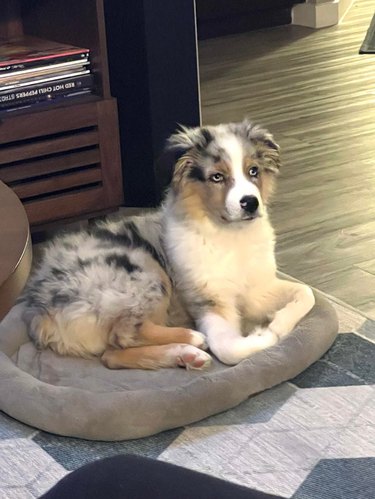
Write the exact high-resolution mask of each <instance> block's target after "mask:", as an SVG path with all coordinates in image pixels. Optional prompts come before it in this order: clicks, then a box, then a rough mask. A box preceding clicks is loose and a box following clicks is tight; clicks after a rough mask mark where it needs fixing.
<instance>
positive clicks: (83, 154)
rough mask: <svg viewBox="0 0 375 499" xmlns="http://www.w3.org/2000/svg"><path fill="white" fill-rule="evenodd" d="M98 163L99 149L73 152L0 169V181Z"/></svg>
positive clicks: (20, 178)
mask: <svg viewBox="0 0 375 499" xmlns="http://www.w3.org/2000/svg"><path fill="white" fill-rule="evenodd" d="M99 162H100V154H99V148H97V147H96V148H94V149H89V150H88V151H75V152H69V154H64V155H63V156H51V157H49V158H47V159H40V160H38V161H31V162H30V161H29V162H27V163H20V164H13V165H11V166H4V167H3V168H1V167H0V180H2V181H3V182H6V183H10V182H14V181H16V180H24V179H28V178H33V177H38V176H40V175H46V174H48V173H55V172H60V171H61V172H62V171H69V170H72V169H73V168H79V167H81V166H86V165H94V164H97V163H99Z"/></svg>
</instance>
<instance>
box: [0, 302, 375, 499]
mask: <svg viewBox="0 0 375 499" xmlns="http://www.w3.org/2000/svg"><path fill="white" fill-rule="evenodd" d="M333 305H334V306H335V308H336V310H337V312H338V315H339V320H340V333H341V334H340V335H339V336H338V338H337V340H336V342H335V344H334V345H333V347H332V348H331V349H330V351H329V352H328V353H327V354H326V355H325V356H324V357H323V358H322V359H321V360H319V361H318V362H316V363H315V364H314V365H313V366H311V367H310V368H309V369H307V370H306V371H305V372H304V373H302V374H301V375H299V376H298V377H297V378H295V379H293V380H291V381H290V382H288V383H283V384H281V385H279V386H277V387H275V388H273V389H271V390H268V391H266V392H263V393H261V394H259V395H257V396H254V397H251V398H250V399H249V400H247V401H246V402H244V403H242V404H241V405H239V406H238V407H236V408H235V409H232V410H230V411H227V412H225V413H222V414H219V415H217V416H213V417H211V418H209V419H206V420H204V421H201V422H200V423H196V424H194V425H190V426H187V427H185V428H178V429H176V430H171V431H168V432H164V433H161V434H159V435H155V436H153V437H149V438H144V439H140V440H133V441H126V442H91V441H85V440H79V439H75V438H66V437H58V436H55V435H51V434H48V433H45V432H42V431H38V430H36V429H34V428H30V427H27V426H25V425H23V424H21V423H19V422H17V421H15V420H13V419H11V418H10V417H8V416H7V415H5V414H2V413H0V477H1V480H0V498H1V499H28V498H34V497H39V496H40V495H41V494H42V493H43V492H45V491H46V490H48V489H49V488H50V487H51V486H52V485H54V484H55V483H56V482H57V481H58V480H59V479H60V478H62V477H63V476H64V475H66V474H67V473H69V472H70V471H72V470H74V469H76V468H78V467H80V466H82V465H84V464H86V463H89V462H91V461H94V460H97V459H100V458H102V457H107V456H113V455H116V454H127V453H130V454H139V455H143V456H148V457H151V458H154V459H159V460H162V461H167V462H170V463H174V464H178V465H181V466H185V467H187V468H191V469H195V470H199V471H202V472H204V473H208V474H211V475H215V476H217V477H220V478H224V479H226V480H229V481H232V482H236V483H239V484H242V485H245V486H248V487H253V488H255V489H258V490H262V491H265V492H269V493H274V494H279V495H281V496H283V497H286V498H291V497H293V498H295V499H371V498H373V497H374V494H375V493H374V491H375V366H374V359H375V322H374V321H371V320H366V319H365V318H364V317H363V316H361V315H360V314H358V313H357V312H356V311H354V310H351V309H349V308H347V307H345V306H343V305H341V304H337V303H334V304H333Z"/></svg>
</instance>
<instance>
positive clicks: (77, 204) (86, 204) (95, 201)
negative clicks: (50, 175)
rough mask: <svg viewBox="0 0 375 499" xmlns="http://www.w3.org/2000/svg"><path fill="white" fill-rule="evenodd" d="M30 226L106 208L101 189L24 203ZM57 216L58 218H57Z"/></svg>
mask: <svg viewBox="0 0 375 499" xmlns="http://www.w3.org/2000/svg"><path fill="white" fill-rule="evenodd" d="M24 207H25V210H26V213H27V216H28V218H29V221H30V224H32V225H38V224H42V223H43V224H45V223H48V222H49V221H53V220H58V219H61V220H62V219H65V218H70V217H75V216H81V215H83V214H85V213H90V212H95V211H100V210H101V209H105V208H107V205H106V201H105V196H104V194H103V188H102V187H94V188H89V189H86V190H80V191H77V192H72V193H68V194H59V195H56V196H51V197H50V198H46V199H41V200H40V201H33V202H25V203H24ZM57 214H58V216H57Z"/></svg>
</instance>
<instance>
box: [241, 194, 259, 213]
mask: <svg viewBox="0 0 375 499" xmlns="http://www.w3.org/2000/svg"><path fill="white" fill-rule="evenodd" d="M240 205H241V208H242V209H243V210H245V211H246V212H247V213H254V212H255V211H256V210H257V209H258V206H259V201H258V198H257V197H256V196H244V197H243V198H242V199H241V201H240Z"/></svg>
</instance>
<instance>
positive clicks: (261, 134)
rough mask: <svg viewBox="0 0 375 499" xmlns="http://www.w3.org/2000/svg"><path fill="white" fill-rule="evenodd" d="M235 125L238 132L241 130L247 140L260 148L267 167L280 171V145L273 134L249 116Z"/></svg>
mask: <svg viewBox="0 0 375 499" xmlns="http://www.w3.org/2000/svg"><path fill="white" fill-rule="evenodd" d="M234 126H235V127H236V132H237V133H238V132H240V133H241V135H243V136H244V138H245V139H246V140H248V141H249V142H250V143H251V144H253V145H255V146H257V147H258V148H259V153H260V154H261V155H262V157H263V158H264V159H265V162H266V165H265V166H266V169H268V170H269V171H272V172H274V173H278V171H279V170H280V166H281V160H280V146H279V145H278V144H277V143H276V142H275V139H274V138H273V135H272V134H271V133H270V132H269V131H268V130H266V129H265V128H263V127H261V126H260V125H255V124H254V123H252V122H251V121H250V120H248V119H247V118H246V119H244V120H243V121H242V122H241V123H238V124H235V125H234Z"/></svg>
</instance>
